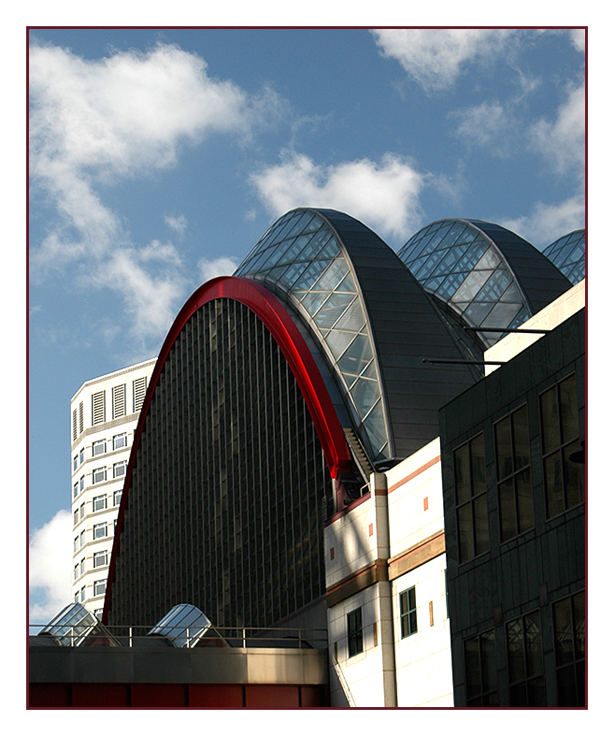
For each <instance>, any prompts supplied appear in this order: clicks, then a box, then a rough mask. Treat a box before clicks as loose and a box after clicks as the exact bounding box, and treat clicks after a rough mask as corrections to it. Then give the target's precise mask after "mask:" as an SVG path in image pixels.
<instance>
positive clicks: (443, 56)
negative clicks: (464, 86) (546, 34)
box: [372, 28, 511, 92]
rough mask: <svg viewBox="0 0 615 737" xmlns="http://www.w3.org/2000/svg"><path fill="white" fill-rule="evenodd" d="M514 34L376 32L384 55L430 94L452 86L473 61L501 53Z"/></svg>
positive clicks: (386, 30) (480, 32)
mask: <svg viewBox="0 0 615 737" xmlns="http://www.w3.org/2000/svg"><path fill="white" fill-rule="evenodd" d="M510 33H511V31H507V30H485V29H476V28H475V29H443V28H440V29H430V30H419V29H381V30H374V31H372V34H373V36H374V38H375V40H376V44H377V45H378V47H379V49H380V52H381V54H382V55H383V56H387V57H390V58H392V59H396V60H397V61H398V62H399V63H400V64H401V66H402V67H403V68H404V69H405V71H406V72H407V73H408V75H409V76H410V77H411V78H412V79H414V81H415V82H417V83H418V84H420V85H421V87H423V89H424V90H425V91H426V92H432V91H439V90H443V89H446V88H447V87H451V86H452V85H453V84H454V83H455V81H456V80H457V78H458V77H459V76H460V74H461V73H462V72H463V71H464V70H465V68H466V67H467V66H468V65H469V64H470V63H471V62H473V61H476V60H479V59H488V58H490V57H492V56H493V55H494V54H497V53H499V52H501V51H502V49H504V48H505V42H506V40H507V38H508V37H509V35H510Z"/></svg>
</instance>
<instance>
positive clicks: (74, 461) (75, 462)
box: [73, 455, 79, 471]
mask: <svg viewBox="0 0 615 737" xmlns="http://www.w3.org/2000/svg"><path fill="white" fill-rule="evenodd" d="M78 465H79V456H78V455H76V456H75V457H74V458H73V471H76V470H77V466H78Z"/></svg>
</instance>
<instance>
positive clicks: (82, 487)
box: [79, 476, 85, 491]
mask: <svg viewBox="0 0 615 737" xmlns="http://www.w3.org/2000/svg"><path fill="white" fill-rule="evenodd" d="M84 489H85V476H82V477H81V478H80V479H79V491H83V490H84Z"/></svg>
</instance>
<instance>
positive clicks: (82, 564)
mask: <svg viewBox="0 0 615 737" xmlns="http://www.w3.org/2000/svg"><path fill="white" fill-rule="evenodd" d="M84 573H85V558H82V559H81V562H80V563H79V575H80V576H83V574H84Z"/></svg>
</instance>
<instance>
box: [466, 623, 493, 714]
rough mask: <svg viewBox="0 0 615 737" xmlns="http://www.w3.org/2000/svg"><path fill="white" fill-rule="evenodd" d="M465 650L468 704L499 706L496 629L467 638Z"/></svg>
mask: <svg viewBox="0 0 615 737" xmlns="http://www.w3.org/2000/svg"><path fill="white" fill-rule="evenodd" d="M464 651H465V666H466V706H498V692H497V677H496V664H495V632H494V630H489V631H488V632H483V633H482V634H480V635H478V636H477V637H472V638H471V639H469V640H466V641H465V642H464Z"/></svg>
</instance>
